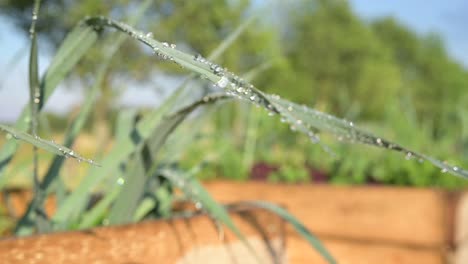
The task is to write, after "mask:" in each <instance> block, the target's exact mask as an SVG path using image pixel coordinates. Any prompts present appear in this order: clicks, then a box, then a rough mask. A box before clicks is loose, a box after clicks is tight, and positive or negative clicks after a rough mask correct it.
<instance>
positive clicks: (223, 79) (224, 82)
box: [216, 76, 229, 89]
mask: <svg viewBox="0 0 468 264" xmlns="http://www.w3.org/2000/svg"><path fill="white" fill-rule="evenodd" d="M228 84H229V80H228V79H227V78H226V77H224V76H223V77H221V79H219V81H218V82H217V83H216V86H218V87H220V88H223V89H224V88H226V86H227V85H228Z"/></svg>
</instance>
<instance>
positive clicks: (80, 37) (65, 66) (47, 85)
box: [0, 24, 97, 188]
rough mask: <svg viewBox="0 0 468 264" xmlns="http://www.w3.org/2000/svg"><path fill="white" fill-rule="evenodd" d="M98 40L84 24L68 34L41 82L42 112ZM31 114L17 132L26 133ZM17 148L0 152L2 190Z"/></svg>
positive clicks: (8, 147)
mask: <svg viewBox="0 0 468 264" xmlns="http://www.w3.org/2000/svg"><path fill="white" fill-rule="evenodd" d="M96 39H97V32H96V31H95V30H94V29H93V28H90V27H87V26H84V25H83V24H80V25H78V26H77V27H75V29H74V30H73V31H72V32H71V33H70V34H68V36H67V37H66V39H65V40H64V42H63V43H62V45H61V46H60V47H59V49H58V51H57V53H56V55H55V56H54V58H53V59H52V62H51V65H50V66H49V68H48V70H47V72H46V74H45V75H44V77H43V78H42V80H41V83H40V86H41V89H42V90H43V94H42V98H41V99H42V100H41V101H40V104H39V110H41V108H42V106H43V105H44V103H45V102H46V101H47V99H48V98H49V97H50V95H51V94H52V92H53V91H54V90H55V88H56V87H57V85H58V84H59V83H60V82H61V81H62V80H63V79H64V78H65V77H66V75H67V74H68V73H69V72H70V70H71V69H72V68H73V67H74V66H75V65H76V63H77V62H78V61H79V60H80V59H81V58H82V57H83V56H84V54H86V51H87V50H88V49H89V48H90V47H91V45H92V44H93V43H94V42H95V41H96ZM30 114H31V113H30V108H29V107H26V108H25V109H24V110H23V112H22V113H21V115H20V117H19V119H18V121H17V122H16V124H15V128H16V130H18V131H25V130H26V129H27V128H28V126H29V120H30ZM17 148H18V143H17V142H15V141H13V140H11V141H8V142H6V143H5V144H4V146H3V147H2V149H1V150H0V188H2V187H3V186H4V185H5V183H6V182H8V180H9V178H8V176H7V175H4V173H5V168H6V166H7V165H8V164H9V162H10V160H11V159H12V158H13V155H14V153H15V152H16V150H17Z"/></svg>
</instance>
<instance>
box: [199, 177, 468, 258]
mask: <svg viewBox="0 0 468 264" xmlns="http://www.w3.org/2000/svg"><path fill="white" fill-rule="evenodd" d="M206 186H207V188H208V190H209V191H210V192H211V193H212V194H213V196H214V197H215V199H217V200H218V201H221V202H225V203H230V202H234V201H240V200H268V201H272V202H276V203H280V204H282V205H284V206H285V207H286V208H287V209H289V210H290V212H291V213H293V214H294V215H295V216H297V217H298V218H299V219H300V220H301V221H302V222H303V223H304V224H305V225H306V226H307V227H308V228H309V229H310V230H312V231H313V232H314V233H316V234H317V235H318V236H319V237H320V238H321V239H322V240H323V241H324V243H325V245H326V247H327V248H328V249H329V250H330V251H331V253H332V255H334V256H335V257H336V258H337V259H338V262H339V263H347V264H354V263H356V264H358V263H380V264H387V263H388V264H404V263H415V264H416V263H426V264H429V263H434V264H439V263H454V262H453V261H455V260H458V262H457V263H459V264H463V263H468V258H466V256H463V254H467V252H466V245H464V244H466V239H467V238H468V212H467V209H468V196H467V195H466V194H465V195H461V194H455V193H450V192H445V191H439V190H430V189H415V188H395V187H382V186H371V187H369V186H363V187H336V186H330V185H310V184H301V185H284V184H269V183H263V182H249V183H233V182H220V181H216V182H211V183H207V184H206ZM287 234H288V238H287V249H286V251H287V254H288V258H289V260H290V263H325V262H323V261H322V260H321V259H320V258H319V256H318V255H317V254H316V253H315V252H314V251H313V250H310V249H309V245H307V244H306V242H304V241H303V240H301V239H300V238H298V237H297V235H296V234H295V233H294V232H293V231H292V230H291V229H290V228H287ZM463 241H465V243H464V242H463ZM463 248H465V253H463ZM456 249H458V250H457V251H455V250H456Z"/></svg>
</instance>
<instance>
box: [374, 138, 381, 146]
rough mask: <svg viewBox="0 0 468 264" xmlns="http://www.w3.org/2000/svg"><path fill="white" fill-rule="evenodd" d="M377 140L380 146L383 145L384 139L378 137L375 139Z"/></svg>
mask: <svg viewBox="0 0 468 264" xmlns="http://www.w3.org/2000/svg"><path fill="white" fill-rule="evenodd" d="M375 142H376V143H377V144H378V145H379V146H381V145H382V139H380V138H377V139H376V140H375Z"/></svg>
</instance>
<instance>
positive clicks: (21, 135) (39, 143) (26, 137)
mask: <svg viewBox="0 0 468 264" xmlns="http://www.w3.org/2000/svg"><path fill="white" fill-rule="evenodd" d="M0 130H3V131H5V132H7V133H8V134H10V135H11V136H12V137H13V138H15V139H19V140H22V141H25V142H28V143H30V144H32V145H34V146H36V147H38V148H40V149H44V150H46V151H49V152H51V153H54V154H57V155H60V156H64V157H66V158H74V159H76V160H78V161H79V162H82V161H84V162H87V163H89V164H92V165H97V166H99V165H98V164H97V163H96V162H94V161H93V160H90V159H87V158H84V157H82V156H81V155H79V154H78V153H76V152H75V151H73V150H71V149H69V148H67V147H64V146H61V145H59V144H57V143H55V142H54V141H48V140H45V139H42V138H40V137H37V136H32V135H30V134H28V133H25V132H22V131H18V130H16V129H15V128H13V127H9V126H5V125H2V124H0Z"/></svg>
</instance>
